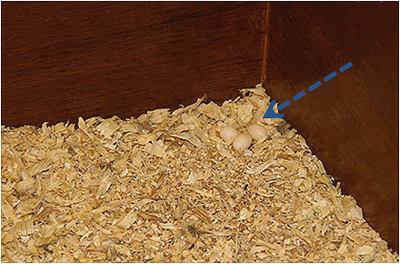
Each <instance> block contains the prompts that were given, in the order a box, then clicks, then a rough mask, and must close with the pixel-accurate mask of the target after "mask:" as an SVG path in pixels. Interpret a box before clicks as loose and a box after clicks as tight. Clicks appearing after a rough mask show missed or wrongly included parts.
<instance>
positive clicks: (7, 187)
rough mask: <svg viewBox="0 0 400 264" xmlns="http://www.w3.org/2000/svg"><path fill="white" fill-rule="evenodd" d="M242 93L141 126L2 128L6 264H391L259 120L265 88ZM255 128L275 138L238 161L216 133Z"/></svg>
mask: <svg viewBox="0 0 400 264" xmlns="http://www.w3.org/2000/svg"><path fill="white" fill-rule="evenodd" d="M242 92H243V97H240V98H237V99H236V100H234V101H231V100H229V101H226V102H224V103H223V104H222V106H218V105H216V104H215V103H213V102H210V103H204V102H202V100H201V99H199V100H198V101H197V102H196V103H194V104H193V105H190V106H187V107H181V108H179V109H177V110H175V111H173V112H171V111H169V110H168V109H158V110H154V111H149V112H148V113H147V114H144V115H142V116H140V117H139V118H137V119H135V118H131V119H127V120H121V119H119V118H118V117H116V116H114V117H112V118H110V119H102V118H100V117H93V118H90V119H87V120H83V119H82V118H79V121H78V124H77V126H75V125H74V124H68V123H59V124H57V125H54V126H47V125H46V123H44V124H43V125H42V127H41V128H37V127H33V126H24V127H19V128H9V127H4V126H2V128H1V131H2V139H1V154H2V160H1V173H2V177H1V179H2V185H1V194H2V196H1V198H2V200H1V205H2V206H1V211H2V214H1V220H2V221H1V227H2V234H1V259H2V261H3V262H21V261H22V262H372V261H375V262H397V261H398V256H397V255H396V254H395V253H393V252H391V251H390V250H389V249H388V246H387V243H386V242H385V241H383V240H382V239H381V238H380V237H379V234H378V233H376V232H375V231H374V230H373V229H372V228H371V227H370V226H369V225H368V224H367V223H366V222H365V220H364V219H363V215H362V210H361V208H360V207H359V206H357V204H356V201H355V200H354V198H352V197H351V196H347V195H343V194H341V191H340V187H339V185H337V186H334V185H333V184H332V179H331V177H330V176H328V175H327V174H326V172H325V170H324V167H323V164H322V163H321V161H320V160H318V158H317V157H316V156H314V155H313V154H312V152H311V151H310V149H309V148H308V146H307V144H306V142H305V140H304V139H303V138H302V137H301V136H300V135H299V134H297V133H296V130H295V129H293V128H290V126H289V125H288V124H287V123H285V122H284V120H283V119H268V120H266V119H263V118H262V117H263V114H264V113H265V111H266V109H267V107H268V105H269V101H270V98H269V96H267V95H266V94H265V91H264V89H263V88H262V87H261V86H260V85H258V86H257V87H256V88H255V89H243V90H242ZM275 107H276V106H275ZM275 110H276V109H275ZM250 124H260V125H262V126H263V127H264V128H265V130H266V131H267V136H264V137H262V138H261V139H259V140H257V141H255V140H253V141H252V145H251V146H250V148H248V149H246V150H243V151H237V150H235V149H234V148H233V147H232V142H229V141H228V142H226V141H224V140H223V139H222V138H221V136H220V134H219V132H220V130H221V128H223V127H224V126H228V125H229V126H232V127H234V128H236V129H237V130H238V131H239V132H241V133H245V132H246V129H247V128H248V127H249V125H250Z"/></svg>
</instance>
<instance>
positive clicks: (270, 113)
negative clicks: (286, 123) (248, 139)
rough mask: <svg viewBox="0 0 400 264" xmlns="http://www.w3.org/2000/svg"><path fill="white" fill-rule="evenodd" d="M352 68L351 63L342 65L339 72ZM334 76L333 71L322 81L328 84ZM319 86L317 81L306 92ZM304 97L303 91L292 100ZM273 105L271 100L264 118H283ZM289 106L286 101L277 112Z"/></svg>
mask: <svg viewBox="0 0 400 264" xmlns="http://www.w3.org/2000/svg"><path fill="white" fill-rule="evenodd" d="M352 66H353V64H352V63H351V62H348V63H346V64H345V65H343V66H342V67H340V68H339V71H340V72H344V71H345V70H347V69H348V68H350V67H352ZM336 76H337V73H336V71H333V72H332V73H330V74H328V75H327V76H325V77H324V81H325V82H328V81H330V80H332V79H333V78H335V77H336ZM321 85H322V83H321V82H320V81H318V82H316V83H314V84H313V85H311V86H309V87H308V90H309V91H310V92H312V91H314V90H315V89H317V88H318V87H320V86H321ZM305 95H306V92H305V90H303V91H301V92H300V93H298V94H296V95H295V96H293V100H294V101H297V100H299V99H300V98H302V97H303V96H305ZM275 104H276V102H275V100H272V102H271V104H270V105H269V107H268V109H267V111H266V112H265V114H264V118H283V116H284V115H283V114H278V113H275V111H274V109H273V108H274V106H275ZM290 104H291V103H290V100H286V101H285V102H283V103H282V104H280V105H279V106H278V111H280V110H282V109H283V108H285V107H287V106H289V105H290Z"/></svg>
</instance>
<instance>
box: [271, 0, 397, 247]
mask: <svg viewBox="0 0 400 264" xmlns="http://www.w3.org/2000/svg"><path fill="white" fill-rule="evenodd" d="M398 9H399V8H398V3H395V2H391V3H382V2H374V3H373V2H369V3H366V2H351V3H349V2H340V3H335V2H330V3H327V2H313V3H310V2H307V3H306V2H301V3H298V2H286V3H282V2H272V3H270V9H269V20H268V24H269V28H268V30H269V33H268V43H267V44H268V45H267V46H268V49H267V51H266V67H265V72H264V76H265V81H264V83H265V86H266V88H267V91H268V93H269V94H270V95H271V96H272V97H273V98H274V99H275V100H276V101H277V102H278V103H283V102H284V101H286V100H287V99H291V97H292V96H294V95H296V94H297V93H299V92H300V91H301V90H304V89H307V87H308V86H310V85H312V84H313V83H315V82H316V81H321V82H322V86H321V87H319V88H317V89H316V90H314V91H313V92H311V93H309V92H308V91H307V95H306V96H304V97H303V98H301V99H299V100H298V101H297V102H293V100H291V102H292V104H291V105H290V106H288V107H286V108H285V109H283V110H282V111H281V112H282V113H284V114H285V118H286V119H287V120H288V121H289V123H291V124H292V125H293V126H294V127H296V128H297V129H298V131H299V132H300V133H301V134H302V135H303V136H304V137H305V138H306V140H307V142H308V143H309V145H310V147H311V149H312V150H313V152H314V153H316V154H317V155H318V156H319V157H320V158H321V159H322V161H323V163H324V164H325V166H326V169H327V172H328V173H329V174H331V175H333V176H334V177H335V178H336V179H337V180H338V181H340V182H341V184H342V189H343V191H344V192H345V193H347V194H352V195H353V196H355V198H356V199H357V201H358V202H359V204H361V206H362V208H363V210H364V213H365V218H366V219H367V221H368V222H369V223H370V224H371V225H372V226H373V227H374V228H375V229H376V230H377V231H378V232H379V233H380V234H381V236H382V237H383V238H384V239H386V240H387V241H389V243H390V245H391V246H392V247H393V248H394V249H396V250H397V251H398V234H399V233H398V232H399V231H398V228H399V225H398V223H399V218H398V210H399V203H398V201H399V196H398V192H399V188H398V186H399V185H398V179H399V174H398V171H399V167H398V166H399V163H398V161H399V154H398V145H399V136H398V135H399V131H398V127H399V119H398V118H399V117H398V113H399V109H398V98H399V83H398V79H399V75H398V72H399V65H398V61H399V57H398V56H399V54H398V49H399V47H398V41H399V38H398V30H399V28H398V19H399V18H398ZM349 61H351V62H352V63H353V65H354V66H353V67H352V68H350V69H348V70H347V71H345V72H343V73H338V76H337V77H335V78H334V79H332V80H330V81H328V82H327V83H325V82H324V81H323V77H324V76H326V75H328V74H330V73H331V72H332V71H334V70H336V71H337V72H339V71H338V68H339V67H341V66H342V65H344V64H345V63H347V62H349Z"/></svg>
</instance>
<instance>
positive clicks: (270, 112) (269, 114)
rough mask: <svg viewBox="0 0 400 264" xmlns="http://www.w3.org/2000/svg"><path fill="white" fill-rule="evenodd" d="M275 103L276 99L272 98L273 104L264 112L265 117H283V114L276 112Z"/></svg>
mask: <svg viewBox="0 0 400 264" xmlns="http://www.w3.org/2000/svg"><path fill="white" fill-rule="evenodd" d="M275 104H276V102H275V100H272V102H271V104H270V105H269V106H268V109H267V112H265V114H264V118H283V114H277V113H275V111H274V109H273V108H274V106H275Z"/></svg>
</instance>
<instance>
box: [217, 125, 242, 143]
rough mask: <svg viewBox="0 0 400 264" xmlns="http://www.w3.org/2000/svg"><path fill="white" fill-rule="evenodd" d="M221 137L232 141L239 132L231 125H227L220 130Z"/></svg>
mask: <svg viewBox="0 0 400 264" xmlns="http://www.w3.org/2000/svg"><path fill="white" fill-rule="evenodd" d="M219 134H220V136H221V138H222V139H223V140H225V141H231V140H232V139H234V138H235V137H236V136H237V135H238V134H239V132H238V131H237V130H236V128H234V127H231V126H225V127H223V128H222V129H221V131H220V132H219Z"/></svg>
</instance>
